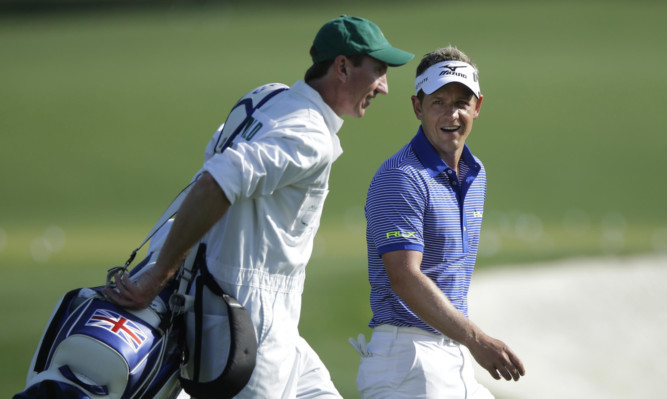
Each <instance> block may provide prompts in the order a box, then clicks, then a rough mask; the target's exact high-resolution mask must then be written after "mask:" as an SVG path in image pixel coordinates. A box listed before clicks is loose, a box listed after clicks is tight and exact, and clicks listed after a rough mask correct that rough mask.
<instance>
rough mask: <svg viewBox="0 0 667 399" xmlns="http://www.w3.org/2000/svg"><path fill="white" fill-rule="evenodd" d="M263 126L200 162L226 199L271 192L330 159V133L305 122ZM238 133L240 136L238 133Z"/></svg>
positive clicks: (303, 177) (313, 172) (312, 172)
mask: <svg viewBox="0 0 667 399" xmlns="http://www.w3.org/2000/svg"><path fill="white" fill-rule="evenodd" d="M298 123H299V124H292V125H290V126H287V127H286V126H285V125H282V126H281V127H280V128H278V127H276V126H266V125H265V126H264V127H263V128H262V129H260V130H259V131H258V132H256V134H255V135H254V136H253V137H252V138H251V140H246V139H244V138H239V139H237V140H235V142H234V144H233V145H232V146H230V147H229V148H227V149H226V150H225V151H224V152H222V153H219V154H215V155H214V156H212V157H211V158H210V159H208V160H207V161H206V162H205V163H204V167H203V170H205V171H207V172H208V173H210V174H211V175H212V176H213V178H214V179H215V180H216V182H217V183H218V185H219V186H220V187H221V188H222V190H223V191H224V193H225V195H226V196H227V199H228V200H229V201H230V202H231V203H234V202H235V201H236V200H238V199H239V198H254V197H261V196H266V195H271V194H272V193H273V192H274V191H275V190H277V189H279V188H281V187H285V186H288V185H290V184H298V183H299V182H300V181H307V180H308V177H309V176H318V175H319V174H320V171H321V169H322V168H323V167H326V166H327V165H328V164H329V163H330V162H331V161H332V160H331V158H332V148H333V147H332V143H331V136H330V134H329V133H328V132H323V131H322V130H321V128H319V127H318V126H316V125H314V124H312V125H310V126H309V125H308V124H307V122H304V121H298ZM239 137H241V136H239Z"/></svg>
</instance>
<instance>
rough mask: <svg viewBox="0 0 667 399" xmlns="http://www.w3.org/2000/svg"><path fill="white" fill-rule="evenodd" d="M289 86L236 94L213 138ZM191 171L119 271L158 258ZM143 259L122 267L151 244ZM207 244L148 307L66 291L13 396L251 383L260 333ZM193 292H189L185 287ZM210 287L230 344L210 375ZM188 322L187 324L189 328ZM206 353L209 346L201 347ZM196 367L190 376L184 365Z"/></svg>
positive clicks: (129, 396)
mask: <svg viewBox="0 0 667 399" xmlns="http://www.w3.org/2000/svg"><path fill="white" fill-rule="evenodd" d="M286 88H287V87H286V86H284V85H282V84H268V85H264V86H261V87H259V88H257V89H255V90H253V91H252V92H250V93H248V94H247V95H245V96H244V97H242V98H241V99H240V100H239V101H238V102H237V104H236V105H235V106H234V108H233V109H232V111H231V112H230V114H229V116H228V118H227V120H226V121H225V123H224V124H223V125H222V126H221V127H220V129H218V131H217V132H216V134H215V135H214V138H213V140H212V142H211V145H212V146H213V148H212V150H213V152H215V153H219V152H222V151H224V150H225V149H226V148H227V147H229V146H230V145H231V143H232V141H233V140H234V139H235V138H236V137H237V136H238V135H239V134H240V133H242V132H243V131H244V129H248V128H250V126H251V125H252V124H251V122H252V119H251V117H252V113H253V112H254V111H255V110H256V109H257V108H259V107H260V106H261V105H263V104H264V103H266V102H267V101H268V100H269V99H271V98H272V97H273V96H274V95H276V94H278V93H279V92H281V91H284V90H285V89H286ZM194 181H196V178H195V179H194V180H193V183H191V184H190V185H189V186H187V187H186V188H185V189H184V190H183V191H182V192H181V193H180V194H179V195H178V196H177V197H176V199H175V200H174V201H173V202H172V203H171V205H169V207H168V208H167V210H166V211H165V212H164V214H163V215H162V217H161V218H160V220H158V222H157V223H156V224H155V226H154V227H153V229H152V230H151V231H150V233H149V234H148V236H147V237H146V239H145V240H144V241H143V242H142V243H141V245H140V246H139V247H138V248H137V249H135V250H134V251H133V252H132V254H131V256H130V258H129V259H128V261H127V262H126V264H125V266H123V267H120V266H118V267H115V268H112V269H110V270H109V273H108V274H107V286H110V287H112V288H113V284H112V282H111V278H110V276H111V275H113V274H115V273H116V272H118V271H119V270H121V272H127V273H130V276H138V275H139V274H140V273H141V272H142V270H144V268H147V267H151V266H152V264H153V263H154V262H155V260H156V258H157V255H158V253H159V250H160V248H161V245H162V243H163V242H164V239H165V238H166V235H167V232H168V231H169V228H170V221H171V219H172V217H173V216H174V215H175V214H176V212H177V210H178V208H179V207H180V204H181V203H182V202H183V200H184V199H185V196H186V195H187V193H188V192H189V190H190V187H192V185H193V184H194ZM149 240H150V241H151V245H150V246H149V249H148V255H147V257H146V258H145V259H144V260H143V261H142V262H141V263H139V264H138V265H137V266H135V267H134V268H133V269H132V271H128V267H129V265H130V264H131V263H132V261H133V260H134V257H135V256H136V254H137V252H138V251H139V250H140V249H141V248H142V247H143V246H144V245H145V244H146V243H147V242H148V241H149ZM205 254H206V244H205V243H203V242H202V243H200V244H199V246H198V247H196V248H195V249H193V250H192V251H191V253H190V254H189V255H188V257H187V258H186V260H185V261H184V263H183V265H182V266H181V268H180V270H179V272H178V273H177V275H176V276H175V277H174V278H173V279H172V280H171V281H170V282H169V283H168V284H167V286H166V287H165V288H164V289H163V291H162V292H161V293H160V294H159V295H158V296H157V297H156V298H155V299H154V300H153V302H152V303H151V305H150V306H149V307H148V308H146V309H142V310H139V311H135V310H128V309H124V308H122V307H120V306H118V305H116V304H114V303H112V302H110V301H108V300H107V299H106V298H105V297H104V296H103V295H102V288H103V287H94V288H82V289H76V290H72V291H70V292H68V293H67V294H65V295H64V296H63V298H62V299H61V300H60V302H59V303H58V305H57V306H56V307H55V309H54V311H53V313H52V315H51V318H50V320H49V322H48V324H47V327H46V330H45V332H44V334H43V336H42V339H41V340H40V342H39V345H38V347H37V350H36V352H35V354H34V357H33V360H32V363H31V365H30V369H29V372H28V378H27V384H26V389H25V390H24V391H23V392H21V393H18V394H16V395H15V396H14V399H37V398H49V399H51V398H54V399H135V398H136V399H139V398H142V399H173V398H175V397H176V396H178V394H179V393H180V391H181V389H184V390H185V391H186V392H187V393H188V394H190V395H192V396H193V397H196V398H198V399H209V398H211V399H213V398H231V397H233V396H235V395H236V394H238V393H239V392H240V391H241V389H243V387H244V386H245V385H246V384H247V382H248V380H249V379H250V377H251V375H252V371H253V370H254V367H255V358H256V354H257V341H256V337H255V330H254V326H253V324H252V320H251V319H250V315H249V314H248V312H247V311H246V309H245V308H244V307H243V306H242V305H241V304H240V303H238V302H237V301H236V300H235V299H234V298H233V297H231V296H229V295H227V294H226V293H225V292H223V291H222V289H221V288H220V286H219V285H218V284H217V282H216V281H215V279H214V278H213V276H212V275H211V274H210V273H209V271H208V269H207V267H206V256H205ZM193 286H194V287H196V289H195V290H194V292H195V294H194V296H191V295H189V294H188V293H190V292H192V290H191V289H192V287H193ZM204 289H208V290H210V291H211V292H212V293H213V294H214V295H216V296H218V297H221V298H222V299H223V300H224V301H225V303H226V305H227V313H228V318H229V328H230V346H229V354H228V356H227V363H226V367H225V369H224V370H223V371H222V372H221V374H220V375H219V376H218V377H217V378H214V379H213V380H209V381H201V380H199V378H198V376H199V368H200V362H201V359H202V356H203V355H204V354H203V353H202V347H203V345H201V339H202V338H201V337H202V333H201V330H202V324H203V321H202V320H203V319H204V315H203V309H202V298H203V294H202V291H203V290H204ZM191 309H192V310H193V311H194V336H195V345H194V349H193V350H192V353H190V351H188V350H187V348H186V345H185V344H184V341H185V339H184V334H185V331H186V325H185V319H186V318H185V317H184V313H185V312H188V311H190V310H191ZM190 330H192V328H190ZM206 355H210V354H206ZM185 364H189V365H194V366H193V368H194V373H193V375H192V376H190V377H189V378H191V379H188V378H185V377H183V376H182V374H184V373H182V372H181V369H182V367H183V366H184V365H185Z"/></svg>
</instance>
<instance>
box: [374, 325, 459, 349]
mask: <svg viewBox="0 0 667 399" xmlns="http://www.w3.org/2000/svg"><path fill="white" fill-rule="evenodd" d="M373 332H380V333H391V334H394V337H397V336H398V335H403V334H405V335H420V336H424V337H428V338H429V339H431V340H434V341H441V342H442V343H443V344H458V342H456V341H454V340H453V339H451V338H449V337H447V336H445V335H442V334H435V333H432V332H430V331H426V330H423V329H421V328H419V327H399V326H392V325H389V324H382V325H379V326H377V327H374V328H373Z"/></svg>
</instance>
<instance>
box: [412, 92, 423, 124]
mask: <svg viewBox="0 0 667 399" xmlns="http://www.w3.org/2000/svg"><path fill="white" fill-rule="evenodd" d="M411 99H412V110H413V111H415V116H416V117H417V119H419V120H422V102H421V100H419V97H417V96H412V97H411Z"/></svg>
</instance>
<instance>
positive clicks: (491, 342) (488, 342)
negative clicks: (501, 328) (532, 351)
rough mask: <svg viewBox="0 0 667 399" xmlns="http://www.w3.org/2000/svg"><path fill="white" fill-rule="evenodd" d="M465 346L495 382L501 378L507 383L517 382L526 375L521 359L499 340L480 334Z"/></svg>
mask: <svg viewBox="0 0 667 399" xmlns="http://www.w3.org/2000/svg"><path fill="white" fill-rule="evenodd" d="M466 346H467V347H468V349H470V353H471V354H472V356H473V357H474V358H475V360H476V361H477V363H479V365H480V366H482V367H483V368H484V369H486V371H488V372H489V374H491V376H492V377H493V378H495V379H496V380H499V379H500V378H501V376H502V378H504V379H506V380H507V381H510V380H512V379H513V380H514V381H518V380H519V378H521V376H523V375H525V374H526V369H525V368H524V366H523V363H522V362H521V359H519V357H518V356H517V355H516V354H515V353H514V352H513V351H512V350H511V349H510V348H509V347H508V346H507V345H506V344H505V343H504V342H502V341H500V340H497V339H495V338H491V337H489V336H488V335H486V334H484V333H481V334H480V336H478V337H476V338H474V339H473V340H471V342H467V343H466Z"/></svg>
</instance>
